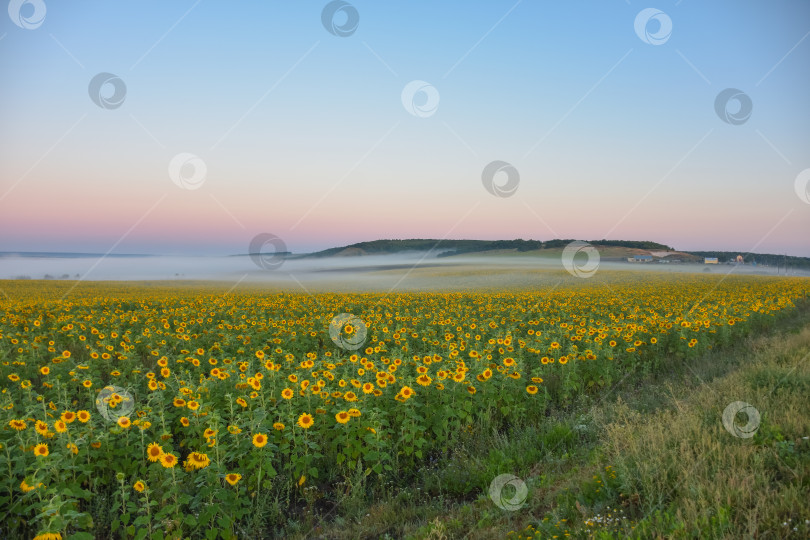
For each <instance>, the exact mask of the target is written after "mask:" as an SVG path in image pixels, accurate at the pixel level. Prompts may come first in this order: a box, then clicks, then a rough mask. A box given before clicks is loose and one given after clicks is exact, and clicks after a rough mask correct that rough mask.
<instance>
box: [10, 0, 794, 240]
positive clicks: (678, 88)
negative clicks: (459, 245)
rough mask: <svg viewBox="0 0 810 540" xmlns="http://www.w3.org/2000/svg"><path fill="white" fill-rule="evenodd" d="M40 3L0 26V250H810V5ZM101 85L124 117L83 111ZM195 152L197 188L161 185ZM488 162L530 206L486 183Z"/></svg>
mask: <svg viewBox="0 0 810 540" xmlns="http://www.w3.org/2000/svg"><path fill="white" fill-rule="evenodd" d="M18 3H19V2H18ZM43 4H44V5H45V6H46V12H45V17H44V19H43V21H42V23H41V25H39V26H38V27H37V28H33V29H25V28H21V27H19V26H18V25H16V24H15V23H14V22H13V21H12V18H11V16H4V17H0V19H2V22H0V36H3V37H2V39H0V70H2V73H3V77H2V79H1V80H0V95H2V97H3V99H2V101H0V114H2V117H3V123H2V127H0V231H2V233H0V250H31V251H40V250H68V251H101V252H106V251H107V250H109V249H111V248H113V249H114V251H117V252H150V253H230V252H242V251H244V250H245V248H246V247H247V245H248V243H249V241H250V239H251V238H252V237H253V236H255V235H256V234H259V233H262V232H270V233H274V234H276V235H278V236H280V237H281V238H283V239H284V240H285V242H286V243H287V245H288V246H289V247H290V248H291V249H292V250H294V251H303V250H309V249H318V248H323V247H329V246H332V245H339V244H346V243H352V242H357V241H363V240H371V239H375V238H380V237H385V238H410V237H435V238H442V237H449V238H517V237H521V238H536V239H549V238H555V237H563V238H582V239H597V238H603V237H609V238H623V239H649V240H656V241H660V242H663V243H667V244H670V245H674V246H675V247H677V248H680V249H711V248H717V249H729V250H740V251H760V252H762V251H770V252H787V253H790V254H795V255H804V256H810V241H808V240H807V238H808V235H807V231H808V230H810V204H807V203H805V202H804V201H802V200H801V198H800V197H798V196H797V194H796V191H795V185H794V184H795V182H794V181H795V179H796V177H797V175H798V174H799V173H800V172H801V171H802V170H804V169H807V168H810V151H809V150H808V149H809V148H810V144H808V143H810V128H808V126H810V101H808V100H807V99H806V97H805V95H806V91H807V88H808V82H810V72H809V70H808V66H810V38H808V33H810V4H808V3H807V2H804V1H776V2H769V3H765V2H730V1H729V2H712V3H710V4H709V5H707V3H706V2H697V1H695V0H682V1H680V2H674V1H671V2H657V3H655V4H647V3H640V2H636V1H630V2H625V1H622V0H613V1H600V2H562V1H559V2H554V1H533V0H524V1H522V2H514V1H507V2H496V1H493V2H481V3H475V4H472V5H471V3H469V2H423V1H409V2H362V1H356V2H351V6H352V7H353V8H354V9H356V12H357V13H358V15H359V24H358V26H357V29H356V31H354V32H353V33H351V35H348V36H346V37H339V36H335V35H332V34H331V33H329V32H328V31H327V29H326V28H324V26H323V24H322V21H321V14H322V10H323V9H324V7H325V6H326V5H327V4H328V3H327V2H323V1H318V2H314V1H302V2H244V1H236V2H227V3H225V2H213V1H210V0H201V1H200V2H195V1H172V2H165V1H164V2H144V1H141V2H133V1H121V2H109V1H85V2H80V1H78V2H64V1H61V2H59V1H55V0H53V1H48V0H43ZM650 7H654V8H657V9H658V10H660V12H662V13H664V14H665V16H666V17H669V19H670V20H671V21H672V32H671V34H670V35H669V36H668V38H667V39H666V40H665V42H664V43H662V44H659V45H653V44H649V43H646V42H644V41H643V40H642V39H641V38H640V37H639V36H638V35H637V34H636V32H635V30H634V20H635V19H636V16H637V14H638V13H639V12H641V11H642V10H643V9H645V8H650ZM22 10H23V11H22V14H23V17H30V16H31V15H32V14H33V12H34V6H33V5H23V6H22ZM18 20H19V19H18ZM336 22H337V24H341V23H342V20H341V19H337V20H336ZM646 28H647V30H648V31H649V32H651V33H652V34H655V33H656V32H657V29H658V27H657V23H656V22H655V21H650V22H649V23H648V26H647V27H646ZM100 72H108V73H112V74H114V75H116V76H118V77H119V78H120V79H121V80H122V81H124V83H125V84H126V94H125V98H124V102H123V104H122V105H121V106H120V107H118V108H114V109H104V108H102V107H99V106H97V105H96V104H94V103H93V101H92V100H91V99H90V97H89V95H88V84H89V82H90V80H91V79H92V78H93V77H94V76H95V75H96V74H98V73H100ZM414 80H421V81H426V82H427V83H429V84H430V85H432V86H433V87H434V88H435V91H436V92H437V93H438V95H439V96H440V100H439V104H438V107H437V108H436V110H435V111H431V112H432V114H428V115H426V116H425V117H419V116H414V115H412V114H410V113H409V112H408V111H407V110H406V109H405V107H403V103H402V96H401V93H402V91H403V88H404V87H405V86H406V85H407V84H408V83H409V82H411V81H414ZM726 88H737V89H740V90H741V91H742V92H744V93H745V94H746V95H747V96H749V97H750V100H751V102H752V104H753V111H752V113H751V116H750V118H748V120H747V121H745V122H744V123H742V124H740V125H732V124H728V123H725V122H723V121H722V120H721V119H720V118H719V117H718V115H717V114H716V112H715V98H716V96H717V95H718V94H719V93H720V92H721V91H723V90H724V89H726ZM423 97H424V96H421V95H417V96H415V99H416V101H415V103H416V105H417V106H419V105H421V103H422V102H421V101H420V99H422V98H423ZM734 106H735V105H734V103H731V104H730V105H729V107H730V109H729V110H730V111H731V112H732V113H733V112H734ZM185 152H188V153H192V154H195V155H196V156H199V158H200V160H202V161H203V162H204V163H205V166H206V174H205V177H204V180H203V182H202V183H201V185H200V186H198V189H193V190H189V189H183V187H182V186H178V185H176V184H175V183H173V182H172V179H171V178H170V177H169V174H168V172H167V170H168V165H169V163H170V161H171V160H172V158H173V157H174V156H176V155H177V154H180V153H185ZM494 160H502V161H505V162H508V163H510V164H512V165H513V166H514V167H515V169H516V170H517V171H519V173H520V184H519V188H518V189H517V191H516V192H515V194H514V195H512V196H510V197H495V196H493V195H491V194H490V193H488V192H487V191H486V190H485V189H484V187H483V185H482V179H481V171H482V170H483V168H484V167H485V166H486V164H487V163H489V162H491V161H494Z"/></svg>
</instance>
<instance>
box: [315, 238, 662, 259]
mask: <svg viewBox="0 0 810 540" xmlns="http://www.w3.org/2000/svg"><path fill="white" fill-rule="evenodd" d="M573 241H574V240H573V239H568V240H547V241H541V240H523V239H521V238H519V239H517V240H437V239H408V240H373V241H371V242H358V243H356V244H350V245H348V246H343V247H334V248H329V249H325V250H323V251H318V252H315V253H310V254H308V255H305V257H347V256H358V255H388V254H393V253H401V252H403V251H436V252H438V256H441V257H449V256H453V255H462V254H471V253H482V252H486V251H497V250H515V251H517V252H525V251H534V250H540V249H553V248H564V247H565V246H567V245H568V244H570V243H571V242H573ZM589 243H590V244H591V245H593V246H611V247H624V248H630V249H638V250H652V251H674V249H673V248H671V247H669V246H666V245H664V244H659V243H657V242H646V241H636V240H591V241H589Z"/></svg>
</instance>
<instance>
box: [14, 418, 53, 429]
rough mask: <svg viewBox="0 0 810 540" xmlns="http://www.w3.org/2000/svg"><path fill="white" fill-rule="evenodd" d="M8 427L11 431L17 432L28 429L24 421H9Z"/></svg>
mask: <svg viewBox="0 0 810 540" xmlns="http://www.w3.org/2000/svg"><path fill="white" fill-rule="evenodd" d="M8 425H9V426H11V427H12V428H13V429H16V430H17V431H22V430H24V429H25V428H27V427H28V424H26V423H25V420H11V421H9V423H8ZM46 431H47V428H46Z"/></svg>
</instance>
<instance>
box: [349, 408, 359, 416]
mask: <svg viewBox="0 0 810 540" xmlns="http://www.w3.org/2000/svg"><path fill="white" fill-rule="evenodd" d="M348 412H349V416H351V417H354V418H358V417H359V416H360V415H361V414H362V413H361V412H360V410H359V409H349V411H348Z"/></svg>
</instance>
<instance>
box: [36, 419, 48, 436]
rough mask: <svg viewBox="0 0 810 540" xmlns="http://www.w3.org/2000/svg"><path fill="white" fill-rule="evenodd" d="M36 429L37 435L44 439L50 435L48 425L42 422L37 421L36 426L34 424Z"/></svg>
mask: <svg viewBox="0 0 810 540" xmlns="http://www.w3.org/2000/svg"><path fill="white" fill-rule="evenodd" d="M34 429H36V430H37V433H39V434H40V435H42V436H43V437H44V436H45V434H46V433H48V424H47V423H45V422H43V421H42V420H37V422H36V424H34Z"/></svg>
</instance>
